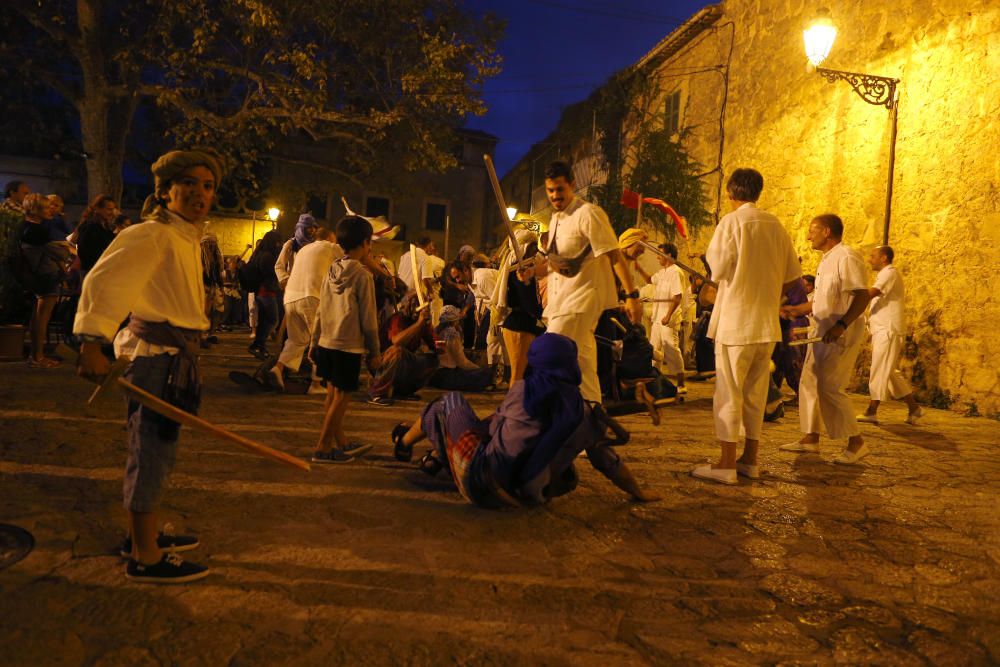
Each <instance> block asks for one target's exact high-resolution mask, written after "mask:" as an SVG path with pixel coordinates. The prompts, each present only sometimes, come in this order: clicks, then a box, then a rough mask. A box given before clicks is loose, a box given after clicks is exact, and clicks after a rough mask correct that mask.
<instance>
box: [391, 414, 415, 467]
mask: <svg viewBox="0 0 1000 667" xmlns="http://www.w3.org/2000/svg"><path fill="white" fill-rule="evenodd" d="M409 430H410V427H409V426H407V425H406V422H400V423H398V424H396V426H395V428H393V429H392V444H393V450H392V453H393V455H394V456H395V457H396V460H397V461H404V462H406V463H409V462H410V461H411V460H413V445H406V444H403V436H404V435H406V432H407V431H409Z"/></svg>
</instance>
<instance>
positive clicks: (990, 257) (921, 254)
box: [505, 0, 1000, 416]
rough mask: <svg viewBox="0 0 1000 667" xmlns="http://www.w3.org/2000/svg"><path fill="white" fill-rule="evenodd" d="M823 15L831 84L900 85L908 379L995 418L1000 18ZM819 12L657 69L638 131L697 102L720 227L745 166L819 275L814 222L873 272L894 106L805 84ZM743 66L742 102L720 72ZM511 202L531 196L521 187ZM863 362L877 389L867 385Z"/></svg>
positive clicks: (983, 12) (803, 9)
mask: <svg viewBox="0 0 1000 667" xmlns="http://www.w3.org/2000/svg"><path fill="white" fill-rule="evenodd" d="M823 4H824V5H825V6H826V7H827V8H829V10H830V13H831V17H832V19H833V21H834V23H835V24H836V26H837V28H838V33H839V34H838V37H837V40H836V43H835V44H834V46H833V49H832V51H831V53H830V56H829V58H828V59H827V61H826V62H825V63H823V66H824V67H828V68H831V69H838V70H848V71H855V72H867V73H871V74H877V75H881V76H888V77H894V78H899V79H901V80H902V83H901V84H900V87H899V91H900V95H901V99H900V105H899V121H898V127H899V132H898V137H897V142H896V170H895V178H894V187H895V192H894V195H893V209H892V221H891V230H890V235H889V243H890V244H891V245H892V246H893V248H894V249H895V251H896V258H897V259H896V265H897V267H898V268H899V270H900V271H901V272H902V274H903V276H904V279H905V282H906V287H907V298H908V304H907V305H908V308H907V329H908V345H907V348H906V352H905V357H906V358H905V359H904V360H903V362H902V366H903V369H904V373H906V374H907V375H912V377H913V380H914V384H915V387H916V388H917V391H918V396H919V397H920V398H921V399H922V400H925V401H930V402H932V403H934V404H935V405H938V406H940V407H944V406H946V405H950V406H951V407H953V408H955V409H958V410H963V411H966V410H967V411H970V412H971V411H977V412H979V413H982V414H988V415H994V416H996V415H998V414H1000V373H998V364H997V359H998V358H1000V337H998V336H997V335H996V333H995V332H996V331H998V330H1000V299H998V297H997V289H998V285H1000V281H998V279H997V278H996V277H995V275H994V274H996V273H997V272H998V271H1000V160H998V158H997V155H998V153H1000V123H998V122H997V120H996V119H997V118H998V117H1000V93H998V92H997V91H998V90H1000V4H997V3H996V2H995V1H993V0H899V1H898V2H894V3H873V2H866V1H864V0H829V1H828V2H825V3H823ZM818 6H819V5H815V4H814V3H808V2H805V1H804V0H727V1H726V2H725V3H723V5H722V16H721V17H720V18H719V19H718V20H717V21H716V22H715V24H714V25H713V26H711V27H710V28H709V29H707V30H705V31H703V32H702V33H701V34H700V35H698V37H697V38H695V39H694V40H693V41H692V42H691V43H690V44H688V45H687V46H685V47H684V48H683V49H681V50H680V51H679V52H678V53H677V54H676V55H674V56H672V57H671V58H670V59H669V60H667V61H665V62H660V63H656V62H655V59H652V60H651V61H650V64H649V65H647V66H646V68H645V69H646V74H645V75H646V76H649V77H651V78H653V79H655V80H656V81H657V82H658V83H659V84H660V85H659V92H658V97H657V98H656V99H653V100H637V101H636V107H637V108H640V109H644V110H645V112H646V113H645V114H644V115H643V117H642V119H641V120H640V121H638V122H642V123H659V124H662V122H663V114H662V108H663V100H664V99H665V98H666V96H667V95H668V94H670V93H671V92H673V91H674V90H680V91H681V97H682V105H683V106H682V113H681V127H682V130H684V131H683V132H682V136H683V142H684V145H685V148H686V149H687V150H688V151H689V153H690V154H691V155H692V157H694V158H695V159H696V160H698V161H699V162H701V163H702V164H703V165H704V167H705V172H706V173H705V175H704V184H705V192H706V208H708V209H709V210H710V211H712V212H714V210H715V208H716V206H717V205H721V206H720V208H721V213H722V214H725V213H726V212H728V210H729V209H728V205H727V204H728V202H727V201H726V199H725V196H724V195H723V197H722V201H721V202H718V201H717V194H716V193H717V189H718V184H719V182H720V178H725V177H726V176H728V174H729V173H730V172H731V171H732V170H733V169H735V168H737V167H743V166H752V167H755V168H757V169H758V170H759V171H761V173H763V175H764V179H765V188H764V193H763V196H762V198H761V201H760V205H761V206H762V207H764V208H766V209H768V210H770V211H772V212H774V213H775V214H776V215H777V216H778V217H779V218H780V219H781V220H782V221H783V222H784V223H785V225H786V226H787V227H788V230H789V232H790V233H791V235H792V240H793V242H794V243H795V245H796V248H797V249H798V251H799V253H800V255H801V257H802V264H803V270H804V271H805V272H806V273H812V272H814V271H815V268H816V265H817V263H818V260H819V256H818V253H816V252H814V251H813V250H812V249H811V248H810V246H809V244H808V242H807V241H806V231H807V228H808V224H809V221H810V219H811V218H812V217H813V216H814V215H817V214H819V213H823V212H827V211H832V212H836V213H838V214H839V215H840V216H841V217H842V218H843V219H844V221H845V224H846V227H847V230H846V235H845V242H846V243H848V244H850V245H853V246H855V247H857V248H859V249H860V250H861V251H862V252H863V253H864V254H866V255H867V252H868V250H869V249H870V248H871V247H872V246H874V245H876V244H878V243H880V242H881V238H882V228H883V216H884V209H885V194H886V181H887V171H888V170H887V165H888V155H889V139H890V117H889V112H888V110H887V109H886V108H885V107H878V106H873V105H870V104H867V103H866V102H865V101H864V100H862V99H861V98H860V97H859V96H858V95H857V94H856V93H855V92H854V91H853V90H852V89H851V87H850V86H849V85H848V84H847V83H846V82H843V81H838V82H835V83H834V84H830V83H828V82H826V81H825V80H824V79H823V78H822V77H821V76H819V75H818V74H816V73H814V72H809V71H807V68H806V58H805V54H804V49H803V44H802V30H803V28H804V27H805V25H806V24H807V22H808V21H809V20H810V19H811V18H813V16H814V12H815V10H816V8H817V7H818ZM680 30H683V29H679V30H678V33H675V34H679V32H680ZM730 49H731V50H732V56H731V59H730V55H729V54H730ZM654 51H655V50H654ZM727 62H728V63H729V66H730V67H729V70H730V80H729V85H728V97H727V96H726V94H725V93H726V92H727V88H726V86H725V85H724V79H723V77H722V75H721V71H722V69H721V68H719V67H718V66H720V65H725V64H726V63H727ZM724 100H726V106H725V123H724V132H723V133H721V134H720V131H719V119H720V114H721V112H722V109H723V101H724ZM602 129H603V131H605V132H608V131H613V132H614V131H617V128H602ZM635 130H636V128H635V121H633V122H632V123H630V124H627V126H626V128H625V129H624V136H625V141H624V151H625V156H626V158H629V157H630V156H631V155H632V154H633V152H632V151H630V146H629V140H630V139H631V138H634V136H635ZM553 136H561V134H560V130H556V131H555V132H554V133H553ZM563 140H565V139H563ZM720 141H721V143H722V144H723V145H724V151H723V154H722V160H721V165H720V164H719V147H720ZM572 157H573V159H574V160H579V159H585V158H587V157H589V156H587V155H573V156H572ZM531 159H532V155H531V154H530V153H529V154H528V155H527V156H526V157H525V158H524V159H523V160H522V163H520V164H519V165H518V166H515V168H514V169H512V170H511V172H510V179H511V180H513V179H515V178H517V177H518V175H519V174H520V175H523V174H524V173H528V172H529V171H530V170H529V169H528V168H527V166H528V165H527V164H525V163H526V162H527V163H530V160H531ZM626 164H627V162H626ZM720 166H721V169H719V170H714V169H715V168H716V167H720ZM713 170H714V171H713ZM505 186H506V187H507V188H508V189H509V190H511V191H513V190H514V189H516V188H517V187H518V186H517V184H515V183H511V182H508V179H505ZM649 194H653V193H649ZM682 213H683V211H682ZM710 238H711V232H710V230H709V231H708V232H707V233H703V234H701V235H699V236H697V237H696V238H694V239H692V240H691V243H690V250H691V251H692V252H698V251H700V250H703V249H704V248H705V247H706V246H707V244H708V241H709V240H710ZM682 251H683V249H682ZM862 356H863V360H862V361H861V362H859V368H858V378H857V386H861V387H863V386H864V385H865V379H866V377H867V364H866V362H865V360H864V358H865V357H866V356H867V355H862Z"/></svg>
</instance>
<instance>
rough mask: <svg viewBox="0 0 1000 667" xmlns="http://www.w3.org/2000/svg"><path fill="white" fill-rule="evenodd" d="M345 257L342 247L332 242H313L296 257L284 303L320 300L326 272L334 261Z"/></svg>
mask: <svg viewBox="0 0 1000 667" xmlns="http://www.w3.org/2000/svg"><path fill="white" fill-rule="evenodd" d="M343 256H344V251H343V250H341V248H340V246H339V245H337V244H336V243H331V242H330V241H319V240H318V241H313V242H312V243H310V244H309V245H306V246H303V248H302V250H299V251H298V253H296V255H295V263H294V264H293V265H292V273H291V275H290V276H289V278H288V284H286V285H285V297H284V302H285V303H286V304H287V303H292V302H293V301H298V300H299V299H304V298H306V297H310V296H311V297H314V298H316V299H318V298H319V295H320V290H321V289H322V288H323V280H324V279H325V278H326V272H327V271H329V270H330V265H331V264H333V262H334V260H336V259H340V258H341V257H343Z"/></svg>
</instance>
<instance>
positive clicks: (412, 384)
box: [368, 291, 437, 406]
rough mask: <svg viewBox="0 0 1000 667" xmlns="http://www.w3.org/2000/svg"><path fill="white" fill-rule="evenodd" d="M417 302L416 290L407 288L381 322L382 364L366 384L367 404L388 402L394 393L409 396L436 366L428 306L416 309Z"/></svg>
mask: <svg viewBox="0 0 1000 667" xmlns="http://www.w3.org/2000/svg"><path fill="white" fill-rule="evenodd" d="M417 305H418V299H417V294H416V292H412V291H411V292H407V294H406V295H405V296H404V297H403V299H402V300H401V301H400V302H399V310H398V311H397V312H396V313H395V314H394V315H393V316H392V317H390V318H389V319H388V320H387V321H386V323H385V324H384V325H383V326H382V330H381V332H380V333H381V336H380V337H381V343H382V350H383V353H382V368H381V369H379V373H378V375H376V376H375V377H374V378H373V379H372V381H371V385H369V388H368V402H369V403H370V404H371V405H380V406H390V405H392V404H393V397H394V396H396V397H400V398H409V397H411V396H413V395H414V394H416V392H418V391H420V389H421V388H423V387H424V385H426V384H427V380H428V379H429V378H430V376H431V375H432V374H433V373H434V371H435V370H436V369H437V355H436V354H435V353H434V348H435V343H434V330H433V329H432V328H431V326H430V320H431V317H430V315H431V314H430V308H429V307H425V308H423V309H418V308H417ZM418 310H419V312H418ZM422 347H423V348H425V350H426V351H425V352H423V353H422V352H420V350H421V348H422Z"/></svg>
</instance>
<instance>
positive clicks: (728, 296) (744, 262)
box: [705, 203, 802, 345]
mask: <svg viewBox="0 0 1000 667" xmlns="http://www.w3.org/2000/svg"><path fill="white" fill-rule="evenodd" d="M705 256H706V259H707V261H708V264H709V266H711V267H712V278H713V279H714V280H715V281H716V282H718V283H719V293H718V296H717V297H716V301H715V308H714V309H713V310H712V318H711V320H709V325H708V337H709V338H712V339H714V340H715V341H716V342H717V343H722V344H723V345H750V344H754V343H776V342H778V341H780V340H781V326H780V324H779V322H778V308H779V307H780V306H781V292H782V290H781V288H782V285H784V284H785V283H787V282H791V281H792V280H795V279H796V278H798V277H799V276H800V275H802V271H801V269H800V267H799V261H798V256H797V255H796V254H795V249H794V248H792V240H791V239H790V238H789V236H788V232H787V231H785V228H784V227H782V226H781V223H780V222H779V221H778V219H777V218H776V217H774V216H773V215H771V214H770V213H768V212H766V211H762V210H760V209H758V208H757V207H756V206H755V205H754V204H752V203H746V204H743V205H742V206H740V207H739V208H738V209H736V210H735V211H733V212H732V213H728V214H726V215H725V216H723V218H722V220H720V221H719V226H718V227H716V229H715V234H714V235H713V236H712V241H711V243H709V245H708V250H707V251H706V253H705Z"/></svg>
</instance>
